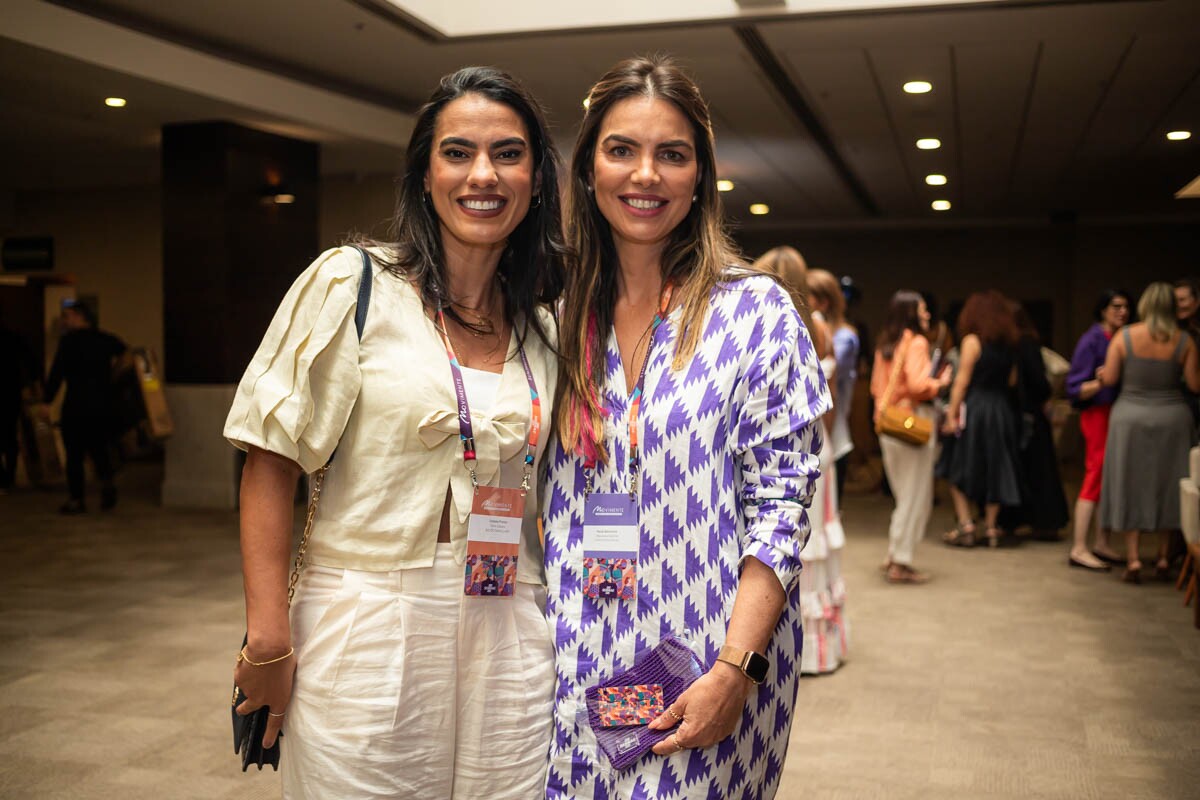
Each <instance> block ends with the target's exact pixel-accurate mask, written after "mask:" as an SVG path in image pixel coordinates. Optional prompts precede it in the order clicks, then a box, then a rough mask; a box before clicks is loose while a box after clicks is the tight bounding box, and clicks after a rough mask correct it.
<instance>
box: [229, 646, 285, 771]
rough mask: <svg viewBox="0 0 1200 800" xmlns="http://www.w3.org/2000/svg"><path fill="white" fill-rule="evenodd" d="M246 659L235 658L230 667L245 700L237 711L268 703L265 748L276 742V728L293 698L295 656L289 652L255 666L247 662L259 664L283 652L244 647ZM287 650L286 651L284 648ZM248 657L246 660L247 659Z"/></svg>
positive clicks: (246, 711) (242, 712)
mask: <svg viewBox="0 0 1200 800" xmlns="http://www.w3.org/2000/svg"><path fill="white" fill-rule="evenodd" d="M242 652H243V653H245V658H242V659H238V662H237V664H236V665H234V668H233V682H234V683H235V684H236V685H237V687H238V688H239V689H241V690H242V693H243V694H245V695H246V699H245V700H244V701H243V702H242V704H241V705H239V706H238V707H237V709H236V710H237V713H239V714H242V715H246V714H250V713H251V712H254V711H257V710H258V709H260V708H262V707H263V706H268V707H269V708H268V714H269V716H268V717H267V729H266V731H265V732H264V733H263V739H262V746H263V747H264V748H268V747H270V746H271V745H273V744H275V739H276V738H277V737H278V736H279V731H280V729H281V728H283V718H284V715H285V714H286V713H287V707H288V703H289V702H291V699H292V681H293V679H294V678H295V675H296V656H295V654H294V653H293V654H292V655H290V656H288V657H287V658H284V659H282V660H280V661H275V662H274V663H271V664H262V666H255V665H254V664H251V663H250V661H255V662H258V663H260V664H261V663H262V662H264V661H270V660H271V659H274V658H278V657H279V656H281V655H283V653H282V652H276V653H267V652H263V653H258V652H255V651H253V650H251V649H250V647H249V646H247V647H246V648H245V649H244V650H243V651H242ZM284 652H286V651H284ZM247 659H248V660H247Z"/></svg>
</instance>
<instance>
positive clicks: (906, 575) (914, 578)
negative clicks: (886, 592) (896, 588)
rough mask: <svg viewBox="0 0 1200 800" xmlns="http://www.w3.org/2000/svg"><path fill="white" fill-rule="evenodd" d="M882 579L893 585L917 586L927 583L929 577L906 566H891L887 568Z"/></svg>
mask: <svg viewBox="0 0 1200 800" xmlns="http://www.w3.org/2000/svg"><path fill="white" fill-rule="evenodd" d="M884 578H885V579H886V580H887V582H888V583H893V584H905V583H907V584H911V585H913V586H919V585H921V584H923V583H929V575H928V574H927V573H925V572H918V571H917V570H915V569H913V568H912V567H910V566H908V565H906V564H892V566H891V567H889V568H888V571H887V574H886V575H884Z"/></svg>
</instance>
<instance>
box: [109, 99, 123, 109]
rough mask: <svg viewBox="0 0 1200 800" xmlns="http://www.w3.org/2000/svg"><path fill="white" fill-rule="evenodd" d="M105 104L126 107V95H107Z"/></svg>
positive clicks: (111, 106) (110, 106) (112, 106)
mask: <svg viewBox="0 0 1200 800" xmlns="http://www.w3.org/2000/svg"><path fill="white" fill-rule="evenodd" d="M104 105H106V106H108V107H109V108H124V107H125V98H124V97H106V98H104Z"/></svg>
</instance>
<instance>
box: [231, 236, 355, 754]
mask: <svg viewBox="0 0 1200 800" xmlns="http://www.w3.org/2000/svg"><path fill="white" fill-rule="evenodd" d="M354 249H355V250H358V252H359V254H360V255H361V256H362V263H363V267H362V280H361V282H360V283H359V285H358V305H357V307H356V308H355V310H354V328H355V330H356V331H358V338H359V339H360V340H361V339H362V334H363V327H364V326H365V325H366V323H367V308H368V307H369V306H370V304H371V279H372V269H371V257H370V256H369V255H367V251H366V250H363V249H362V248H361V247H356V248H354ZM332 464H333V456H330V457H329V461H327V462H325V465H324V466H323V467H321V468H320V469H319V470H317V471H316V472H314V473H313V476H312V493H311V494H310V495H309V498H308V513H307V514H306V515H305V517H304V533H302V534H301V535H300V544H299V546H297V548H296V561H295V563H294V564H293V565H292V574H291V576H290V577H289V578H288V590H287V604H288V609H291V607H292V598H294V597H295V596H296V584H297V583H299V581H300V572H301V570H303V569H304V555H305V553H307V552H308V540H309V538H310V537H311V536H312V529H313V520H315V519H316V516H317V506H318V504H320V502H321V487H322V486H324V484H325V473H326V472H328V471H329V468H330V466H332ZM248 637H249V631H247V634H246V636H243V637H242V649H241V650H240V651H239V652H238V660H239V661H241V660H244V659H245V651H246V642H247V641H248ZM288 655H291V653H290V652H289V654H288ZM275 660H276V661H278V660H282V657H281V658H280V659H275ZM269 663H273V662H272V661H264V662H262V664H263V665H265V664H269ZM255 666H259V665H255ZM245 699H246V695H245V693H244V692H242V690H241V689H239V688H238V686H237V684H234V687H233V699H232V704H233V705H232V709H231V712H232V715H233V752H234V754H235V755H237V754H240V755H241V757H242V772H245V771H246V770H247V769H248V768H249V767H250V765H251V764H255V765H257V766H258V769H259V771H261V770H262V768H263V765H264V764H270V765H271V766H272V767H273V768H274V769H275V770H276V771H278V770H279V739H281V738H283V731H280V732H279V738H277V739H276V740H275V743H274V744H273V745H271V746H270V747H263V746H262V738H263V734H264V733H266V730H267V722H268V721H269V720H268V717H269V716H270V713H271V707H270V706H262V707H261V708H259V709H256V710H254V711H251V712H250V713H249V714H245V715H242V714H239V713H237V707H238V706H239V705H241V704H242V703H243V702H244V701H245Z"/></svg>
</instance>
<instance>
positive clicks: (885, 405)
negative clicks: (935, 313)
mask: <svg viewBox="0 0 1200 800" xmlns="http://www.w3.org/2000/svg"><path fill="white" fill-rule="evenodd" d="M913 335H914V336H916V335H918V334H913ZM911 346H912V343H911V340H910V343H909V344H908V345H906V346H905V348H904V352H903V353H899V354H895V355H894V356H893V359H894V361H895V364H894V365H893V366H892V376H891V378H890V379H889V380H888V385H887V391H885V392H884V393H883V400H882V402H881V403H880V405H881V406H882V408H880V410H879V419H878V420H876V421H875V433H877V434H879V435H880V436H888V437H890V438H892V439H896V440H897V441H901V442H904V443H905V444H911V445H915V446H918V447H919V446H921V445H923V444H926V443H927V442H928V441H929V439H930V437H932V436H933V421H932V420H929V419H926V418H925V417H918V416H917V415H916V414H915V413H914V412H913V411H911V410H909V409H907V408H904V407H903V406H893V405H892V404H891V403H892V395H893V394H894V393H895V391H896V386H897V385H898V384H899V382H900V371H901V370H902V369H903V368H904V359H905V358H906V357H907V356H908V349H909V347H911Z"/></svg>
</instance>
